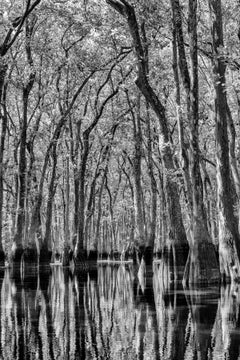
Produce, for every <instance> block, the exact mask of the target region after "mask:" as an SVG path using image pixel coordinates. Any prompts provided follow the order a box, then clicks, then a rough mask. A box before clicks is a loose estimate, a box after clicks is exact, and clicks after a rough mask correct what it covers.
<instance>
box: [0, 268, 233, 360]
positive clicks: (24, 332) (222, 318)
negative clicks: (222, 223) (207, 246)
mask: <svg viewBox="0 0 240 360" xmlns="http://www.w3.org/2000/svg"><path fill="white" fill-rule="evenodd" d="M159 271H160V269H159V267H158V266H155V269H154V276H153V279H151V280H147V282H146V283H145V284H144V283H141V285H140V283H139V281H138V280H137V279H136V277H135V276H134V275H133V269H132V267H131V266H123V265H118V266H99V267H98V270H97V271H95V272H92V273H88V274H81V273H79V274H72V273H71V272H69V271H65V270H64V271H63V269H62V268H61V267H59V266H56V267H52V268H51V269H48V270H46V271H41V272H40V274H39V275H34V274H33V272H32V273H31V272H29V274H25V277H24V280H23V279H21V278H20V277H19V276H17V275H16V274H15V275H14V274H12V273H11V271H10V270H5V271H2V272H0V294H1V297H0V302H1V308H0V310H1V311H0V359H4V360H5V359H6V360H8V359H9V360H15V359H19V360H22V359H33V360H36V359H59V360H60V359H62V360H68V359H72V360H73V359H81V360H84V359H89V360H94V359H96V360H97V359H102V360H107V359H109V360H110V359H112V360H120V359H121V360H123V359H124V360H125V359H126V360H127V359H130V360H134V359H146V360H152V359H159V360H160V359H161V360H172V359H176V360H181V359H186V360H189V359H197V360H202V359H214V360H215V359H216V360H218V359H240V312H239V306H240V289H238V288H237V287H236V288H231V287H226V288H221V289H219V288H208V289H204V290H189V289H188V290H185V291H184V290H183V289H182V288H179V289H176V288H175V289H174V288H172V289H168V290H167V289H164V285H163V284H162V283H161V282H160V279H161V276H160V274H159Z"/></svg>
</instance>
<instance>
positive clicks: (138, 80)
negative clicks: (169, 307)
mask: <svg viewBox="0 0 240 360" xmlns="http://www.w3.org/2000/svg"><path fill="white" fill-rule="evenodd" d="M239 12H240V9H239V3H238V1H234V0H231V1H227V2H225V1H224V2H223V3H222V4H221V1H217V0H215V1H214V0H209V1H207V2H204V1H201V0H199V1H196V0H189V1H185V0H184V1H179V0H169V1H163V0H162V1H156V0H150V1H142V0H139V1H126V0H119V1H118V0H107V1H103V0H99V1H96V0H88V1H87V0H85V1H84V0H83V1H81V0H79V1H73V0H66V1H64V0H62V1H54V0H53V1H45V0H36V1H20V0H15V1H10V0H2V1H1V4H0V104H1V106H0V119H1V122H0V126H1V137H0V255H1V262H3V261H4V259H6V258H8V259H9V260H10V261H11V262H12V263H18V262H20V261H21V260H22V259H23V258H24V260H25V261H26V262H31V263H32V262H36V263H38V262H40V263H44V262H49V261H50V259H51V254H55V253H56V252H59V253H63V263H64V264H66V265H67V264H68V263H69V258H70V257H71V256H73V257H74V258H75V260H76V263H82V262H84V261H85V260H86V259H89V260H96V259H97V258H107V257H108V256H110V257H111V258H115V259H119V258H120V257H124V258H125V257H127V256H129V255H133V254H135V255H136V258H137V259H138V260H139V263H141V259H142V260H144V261H145V262H146V263H147V264H149V263H151V262H152V260H153V256H154V255H155V256H156V257H157V258H159V257H161V258H162V259H163V260H164V263H165V266H169V265H170V266H172V265H174V266H175V265H176V266H177V268H180V269H181V271H179V272H177V273H175V275H174V276H175V277H176V279H179V277H181V278H182V277H183V279H184V281H185V283H206V282H207V283H211V282H217V281H219V280H220V279H221V278H222V279H223V280H224V281H229V280H231V281H238V280H239V279H240V260H239V259H240V235H239V196H240V178H239V150H240V149H239V142H238V139H239V110H240V84H239V69H240V40H239V38H240V35H239ZM163 273H164V271H163Z"/></svg>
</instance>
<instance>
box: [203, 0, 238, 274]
mask: <svg viewBox="0 0 240 360" xmlns="http://www.w3.org/2000/svg"><path fill="white" fill-rule="evenodd" d="M209 8H210V16H211V32H212V40H213V62H212V65H213V75H214V88H215V126H216V164H217V191H218V194H217V196H218V213H219V261H220V272H221V276H222V278H223V280H226V281H228V280H231V281H234V280H239V279H240V262H239V259H240V235H239V231H238V219H237V217H236V215H235V214H234V199H233V196H232V185H233V183H232V178H231V176H230V170H231V169H230V161H229V141H228V131H227V124H228V120H227V116H228V115H227V98H226V91H225V89H226V80H225V70H226V64H225V63H224V61H223V59H222V57H221V54H220V53H219V48H220V47H223V45H224V43H223V25H222V9H221V0H218V1H217V0H209Z"/></svg>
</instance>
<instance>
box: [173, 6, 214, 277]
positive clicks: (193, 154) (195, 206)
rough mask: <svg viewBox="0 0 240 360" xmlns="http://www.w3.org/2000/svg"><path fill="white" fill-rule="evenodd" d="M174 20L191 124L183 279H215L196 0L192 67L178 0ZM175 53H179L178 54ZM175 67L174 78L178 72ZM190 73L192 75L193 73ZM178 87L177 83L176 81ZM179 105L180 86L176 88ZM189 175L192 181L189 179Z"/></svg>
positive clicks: (192, 9)
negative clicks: (203, 160) (203, 164)
mask: <svg viewBox="0 0 240 360" xmlns="http://www.w3.org/2000/svg"><path fill="white" fill-rule="evenodd" d="M172 12H173V24H174V28H175V31H176V37H177V45H178V55H179V68H180V74H181V78H182V82H183V86H184V89H185V93H186V103H187V116H188V123H189V127H190V142H189V145H190V147H189V155H188V159H187V161H186V150H185V146H184V144H183V142H184V138H183V136H184V134H182V127H181V124H179V131H180V134H179V137H180V141H181V151H182V160H183V161H184V164H183V171H184V172H185V174H184V179H185V185H186V186H187V189H186V191H187V193H189V191H191V192H190V195H189V194H188V204H189V210H190V214H189V215H190V222H191V223H190V228H189V230H190V231H189V234H190V236H189V241H190V244H189V245H190V252H189V256H188V261H187V264H186V269H185V274H184V282H185V283H189V284H196V283H200V284H201V283H208V282H216V281H218V279H219V272H218V264H217V259H216V255H215V250H214V246H213V244H212V242H211V239H210V235H209V233H208V227H207V220H206V212H205V208H204V202H203V184H202V179H201V173H200V155H199V154H200V150H199V109H198V108H199V101H198V91H199V90H198V50H197V46H198V38H197V1H196V0H189V21H188V35H189V47H190V71H189V69H188V63H187V59H186V54H185V48H184V38H183V29H182V19H181V16H182V15H181V9H180V3H179V0H172ZM175 56H176V54H175ZM176 71H177V70H176V69H175V80H177V77H178V74H177V72H176ZM190 75H191V76H190ZM176 85H177V87H178V84H176ZM177 92H178V94H177V96H178V99H177V101H178V105H180V104H179V102H180V99H179V89H177ZM189 179H190V182H191V185H190V183H189Z"/></svg>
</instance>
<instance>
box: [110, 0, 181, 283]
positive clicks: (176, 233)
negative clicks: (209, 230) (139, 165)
mask: <svg viewBox="0 0 240 360" xmlns="http://www.w3.org/2000/svg"><path fill="white" fill-rule="evenodd" d="M106 2H107V3H108V4H109V5H110V6H112V7H113V8H114V9H115V10H116V11H118V12H119V13H120V15H121V16H123V17H124V18H125V19H126V21H127V23H128V27H129V31H130V34H131V37H132V40H133V46H134V50H135V54H136V60H137V61H136V62H137V79H136V80H135V83H136V85H137V87H138V89H139V90H140V91H141V93H142V94H143V96H144V97H145V99H146V101H147V103H148V104H149V105H150V106H151V108H152V110H153V111H154V113H155V114H156V116H157V118H158V120H159V127H160V132H161V142H160V144H159V148H160V152H161V157H162V161H163V165H164V169H165V181H164V191H165V194H166V199H167V214H168V218H169V224H170V229H169V230H170V231H169V246H170V248H171V249H174V248H175V249H176V248H178V249H179V250H180V251H177V252H179V253H181V255H180V256H177V257H176V258H175V259H176V262H175V265H178V262H179V264H181V267H182V265H183V263H184V264H185V260H186V256H187V253H188V249H186V248H188V243H187V237H186V233H185V229H184V226H183V220H182V212H181V206H180V201H179V192H178V186H177V184H176V182H175V180H174V179H173V177H172V175H171V174H173V173H174V172H175V166H174V161H173V150H172V146H171V138H170V134H169V129H168V121H167V117H166V113H165V108H164V106H163V104H162V102H161V101H160V99H159V97H158V96H157V94H156V92H155V91H154V90H153V88H152V87H151V85H150V83H149V80H148V75H147V71H146V56H145V52H144V47H143V44H142V40H141V36H140V33H139V26H138V22H137V19H136V14H135V10H134V7H133V6H131V5H130V4H129V2H128V1H126V0H124V1H115V0H106ZM179 275H180V273H179ZM180 276H182V274H181V275H180Z"/></svg>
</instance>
